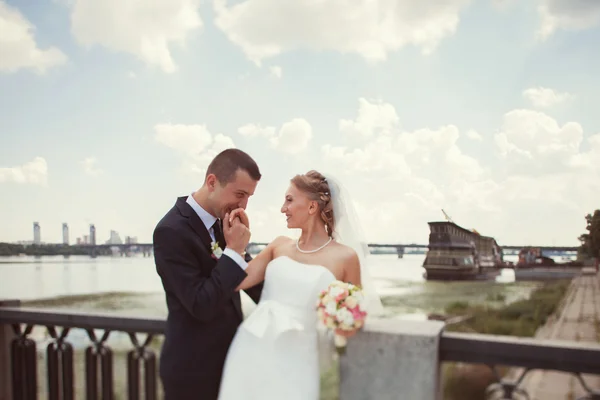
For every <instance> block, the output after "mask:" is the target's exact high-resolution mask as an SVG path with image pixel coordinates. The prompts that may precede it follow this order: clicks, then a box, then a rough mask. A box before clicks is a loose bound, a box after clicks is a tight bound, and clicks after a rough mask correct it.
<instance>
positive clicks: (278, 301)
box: [219, 171, 382, 400]
mask: <svg viewBox="0 0 600 400" xmlns="http://www.w3.org/2000/svg"><path fill="white" fill-rule="evenodd" d="M340 191H341V186H340V185H339V183H337V182H335V181H334V180H333V178H331V177H328V178H326V177H325V176H323V175H322V174H320V173H319V172H317V171H310V172H308V173H306V174H304V175H296V176H295V177H294V178H293V179H292V180H291V184H290V186H289V188H288V190H287V192H286V194H285V201H284V203H283V206H282V207H281V212H282V213H283V214H285V216H286V218H287V226H288V228H290V229H300V230H301V231H302V232H301V235H300V238H299V239H298V240H292V239H290V238H287V237H283V236H281V237H278V238H276V239H275V240H273V241H272V242H271V243H270V244H269V245H268V246H267V247H266V248H265V249H264V250H263V251H262V252H261V253H260V254H259V255H257V256H256V258H254V259H253V260H252V261H251V262H250V263H249V265H248V268H247V270H246V272H247V273H248V276H247V277H246V279H245V280H244V281H243V282H242V283H241V284H240V285H239V286H238V288H237V290H241V289H245V288H247V287H251V286H253V285H255V284H257V283H259V282H261V281H263V280H264V288H263V292H262V296H261V300H260V302H259V303H258V305H257V307H256V309H255V310H254V311H253V312H252V313H251V314H250V316H249V317H248V318H247V319H246V320H245V321H244V322H243V323H242V324H241V325H240V327H239V328H238V331H237V333H236V335H235V337H234V339H233V342H232V343H231V346H230V348H229V352H228V354H227V359H226V361H225V367H224V371H223V378H222V381H221V388H220V394H219V399H220V400H230V399H231V400H238V399H265V400H269V399H286V400H288V399H301V400H307V399H308V400H310V399H318V398H319V382H320V369H319V351H318V349H319V333H318V324H317V313H316V309H315V306H316V302H317V299H318V295H319V293H320V291H321V290H323V289H325V288H327V286H328V285H329V283H331V282H332V281H333V280H340V281H344V282H350V283H353V284H355V285H359V286H362V288H363V291H364V292H365V297H366V300H367V312H368V313H369V315H373V314H376V313H380V312H381V310H382V306H381V302H380V301H379V297H378V296H377V294H376V293H375V291H374V287H373V285H372V282H371V281H370V278H369V275H368V274H367V272H366V268H365V264H364V260H363V258H364V257H365V256H366V255H367V254H368V248H367V246H366V243H365V242H364V241H362V240H361V238H360V235H359V233H360V230H359V229H358V224H357V218H356V216H355V215H354V214H353V213H352V207H350V206H349V204H348V202H349V199H347V198H344V199H342V195H341V193H340ZM344 197H345V196H344ZM231 218H232V219H233V218H235V215H232V216H231ZM353 333H354V332H349V333H345V335H346V336H351V335H352V334H353Z"/></svg>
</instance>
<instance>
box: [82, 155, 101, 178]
mask: <svg viewBox="0 0 600 400" xmlns="http://www.w3.org/2000/svg"><path fill="white" fill-rule="evenodd" d="M97 163H98V160H96V157H88V158H86V159H85V160H83V161H82V162H81V165H82V166H83V171H84V172H85V173H86V174H87V175H89V176H99V175H101V174H102V170H101V169H99V168H97V167H96V164H97Z"/></svg>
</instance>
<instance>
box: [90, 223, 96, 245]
mask: <svg viewBox="0 0 600 400" xmlns="http://www.w3.org/2000/svg"><path fill="white" fill-rule="evenodd" d="M90 244H91V245H93V246H95V245H96V227H95V226H94V224H90Z"/></svg>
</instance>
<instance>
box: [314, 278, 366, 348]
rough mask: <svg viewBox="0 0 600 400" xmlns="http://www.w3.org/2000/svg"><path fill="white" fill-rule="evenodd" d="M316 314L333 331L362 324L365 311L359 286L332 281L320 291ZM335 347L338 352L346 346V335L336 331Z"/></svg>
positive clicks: (349, 328)
mask: <svg viewBox="0 0 600 400" xmlns="http://www.w3.org/2000/svg"><path fill="white" fill-rule="evenodd" d="M317 315H318V317H319V320H320V321H321V322H322V323H323V325H325V326H326V327H327V328H329V329H332V330H334V331H338V330H342V331H354V330H355V329H358V328H361V327H362V326H363V325H364V322H365V318H366V317H367V312H366V310H365V300H364V297H363V293H362V290H361V289H360V287H358V286H355V285H353V284H351V283H345V282H342V281H334V282H332V283H331V284H330V285H329V287H328V288H327V289H325V290H323V291H322V292H321V294H320V295H319V300H318V301H317ZM334 341H335V347H336V349H337V351H338V353H339V354H343V353H344V351H345V348H346V344H347V339H346V337H344V336H342V335H340V334H338V333H336V334H335V339H334Z"/></svg>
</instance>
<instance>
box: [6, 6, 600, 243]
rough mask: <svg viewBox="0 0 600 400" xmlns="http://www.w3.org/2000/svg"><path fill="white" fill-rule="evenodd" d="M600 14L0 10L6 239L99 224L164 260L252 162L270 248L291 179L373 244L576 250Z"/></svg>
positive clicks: (589, 202) (598, 184)
mask: <svg viewBox="0 0 600 400" xmlns="http://www.w3.org/2000/svg"><path fill="white" fill-rule="evenodd" d="M598 43H600V2H599V1H596V0H521V1H518V0H504V1H502V0H444V1H439V0H421V1H419V2H416V1H412V0H354V1H346V0H328V1H314V0H295V1H293V2H281V1H280V0H241V1H231V0H212V1H211V0H206V1H201V0H154V1H143V0H52V1H45V2H39V1H33V0H8V1H7V0H0V94H1V95H0V199H2V200H1V201H2V202H1V205H2V207H0V221H1V222H0V241H8V242H13V241H19V240H32V238H33V229H32V224H33V221H38V222H39V223H40V225H41V236H42V241H44V242H50V243H57V242H60V241H61V240H62V239H61V237H62V236H61V235H62V228H61V227H62V223H63V222H66V223H68V224H69V226H70V231H71V241H74V239H75V237H78V236H82V235H84V234H86V233H87V232H86V231H87V230H88V226H89V224H90V223H93V224H95V226H96V230H97V238H98V242H104V241H106V240H107V239H108V238H109V232H110V230H116V231H117V232H119V234H120V235H121V237H124V236H126V235H127V236H137V237H138V240H139V241H141V242H151V240H152V232H153V229H154V227H155V226H156V223H157V222H158V221H159V220H160V219H161V218H162V216H163V215H164V214H165V213H166V212H167V211H168V210H169V209H170V208H171V207H172V206H173V205H174V203H175V200H176V198H177V197H178V196H185V195H188V194H190V193H191V192H193V191H194V190H196V189H198V188H199V187H200V186H201V185H202V183H203V179H204V172H205V168H206V166H207V165H208V163H209V162H210V160H211V159H212V157H214V156H215V155H216V154H217V153H218V152H219V151H221V150H223V149H225V148H228V147H236V148H239V149H242V150H244V151H246V152H248V153H249V154H250V155H251V156H252V157H253V158H254V159H255V160H256V161H257V163H258V164H259V167H260V169H261V172H262V174H263V178H262V179H261V181H260V183H259V184H258V187H257V190H256V193H255V195H254V196H253V197H252V198H251V199H250V203H249V206H248V214H249V216H250V219H251V230H252V238H251V240H252V241H269V240H271V239H273V238H274V237H275V236H277V235H282V234H283V235H286V234H287V235H293V234H294V232H290V231H288V230H287V229H286V227H285V219H284V217H283V216H282V215H281V214H280V212H279V209H280V207H281V204H282V202H283V199H284V193H285V190H286V188H287V186H288V184H289V180H290V178H292V177H293V176H294V175H295V174H298V173H304V172H307V171H308V170H310V169H317V170H319V171H321V172H323V173H326V174H330V175H332V176H335V177H337V179H339V180H340V181H341V182H342V183H343V184H344V186H346V188H347V189H348V192H349V193H350V194H351V197H352V201H353V203H354V205H355V207H356V210H357V212H358V214H359V216H360V219H361V222H362V225H363V226H362V229H364V232H365V235H366V237H367V239H368V240H369V241H370V242H379V243H421V244H425V243H427V240H428V232H429V230H428V226H427V222H428V221H440V220H444V215H443V213H442V209H443V210H445V211H446V213H447V214H448V215H449V216H450V217H451V218H452V220H453V221H454V222H455V223H457V224H459V225H461V226H463V227H465V228H467V229H476V230H477V231H478V232H480V233H481V234H484V235H489V236H493V237H495V238H496V239H497V241H498V242H499V243H500V244H501V245H502V244H504V245H571V246H572V245H578V244H579V242H578V240H577V237H578V236H579V235H580V234H581V233H583V232H585V219H584V217H585V215H586V214H587V213H590V212H593V210H594V209H597V208H600V112H599V110H600V109H599V108H598V104H599V103H600V79H598V71H600V51H599V50H598V49H599V47H598V46H599V45H598Z"/></svg>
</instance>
